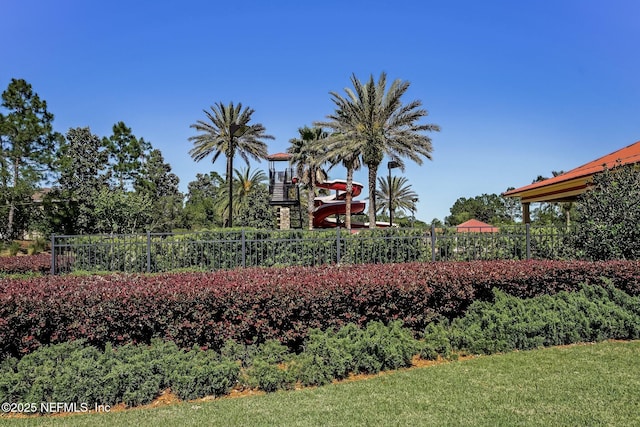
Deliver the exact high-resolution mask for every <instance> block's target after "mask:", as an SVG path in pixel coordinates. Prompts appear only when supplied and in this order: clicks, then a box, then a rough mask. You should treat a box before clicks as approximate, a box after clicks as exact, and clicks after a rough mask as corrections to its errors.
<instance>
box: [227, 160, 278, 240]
mask: <svg viewBox="0 0 640 427" xmlns="http://www.w3.org/2000/svg"><path fill="white" fill-rule="evenodd" d="M260 172H262V171H257V172H256V173H260ZM262 174H264V172H262ZM242 176H243V177H244V178H246V175H244V174H243V175H242ZM265 179H266V175H265ZM247 182H248V181H247V180H246V179H245V180H243V181H239V180H236V185H237V186H238V187H240V188H244V190H243V191H242V193H241V194H242V196H241V197H240V198H239V205H240V206H241V209H240V210H239V211H238V212H237V214H235V215H236V218H237V225H238V226H240V227H251V228H263V229H271V228H273V226H274V223H273V221H274V215H273V210H272V209H271V205H270V201H271V197H270V195H269V187H268V186H267V185H266V184H263V183H261V182H260V181H258V180H251V183H252V184H251V185H250V187H247V186H246V184H245V183H247ZM240 188H239V190H240ZM247 188H249V190H248V191H247Z"/></svg>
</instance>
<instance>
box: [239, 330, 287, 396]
mask: <svg viewBox="0 0 640 427" xmlns="http://www.w3.org/2000/svg"><path fill="white" fill-rule="evenodd" d="M291 357H292V355H291V354H290V353H289V350H288V348H287V347H285V346H284V345H282V344H280V342H278V341H276V340H267V341H266V342H265V343H264V344H262V345H261V346H259V347H258V350H257V352H256V353H255V355H253V357H251V358H250V359H249V360H248V363H249V367H248V369H247V370H246V372H245V383H246V385H248V386H250V387H255V388H259V389H260V390H264V391H266V392H272V391H276V390H280V389H288V388H292V387H293V385H294V383H295V381H296V379H295V375H294V374H293V370H290V369H288V366H286V364H285V362H287V361H289V360H291Z"/></svg>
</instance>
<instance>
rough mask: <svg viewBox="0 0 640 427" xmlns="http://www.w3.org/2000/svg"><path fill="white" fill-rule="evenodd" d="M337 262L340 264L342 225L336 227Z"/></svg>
mask: <svg viewBox="0 0 640 427" xmlns="http://www.w3.org/2000/svg"><path fill="white" fill-rule="evenodd" d="M352 262H353V261H352ZM336 263H337V264H340V226H337V227H336Z"/></svg>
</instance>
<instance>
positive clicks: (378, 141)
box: [316, 72, 440, 228]
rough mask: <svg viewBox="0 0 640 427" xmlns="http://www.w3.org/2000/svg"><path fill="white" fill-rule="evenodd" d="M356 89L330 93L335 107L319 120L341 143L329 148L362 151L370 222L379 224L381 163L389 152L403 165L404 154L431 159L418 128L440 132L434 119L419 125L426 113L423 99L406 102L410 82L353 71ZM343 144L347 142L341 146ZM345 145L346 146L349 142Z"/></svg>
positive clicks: (426, 139) (428, 145) (426, 140)
mask: <svg viewBox="0 0 640 427" xmlns="http://www.w3.org/2000/svg"><path fill="white" fill-rule="evenodd" d="M351 83H352V84H353V88H354V89H353V90H351V89H349V88H346V89H345V92H346V93H347V97H346V98H345V97H342V96H341V95H339V94H338V93H336V92H330V95H331V99H332V101H333V102H334V103H335V104H336V106H337V108H336V111H335V113H334V114H332V115H329V116H327V118H328V119H329V121H328V122H319V123H316V125H317V126H323V127H327V128H330V129H333V130H334V131H335V133H336V134H337V135H339V136H340V139H341V142H338V141H335V144H331V145H330V149H329V150H328V151H329V152H332V151H333V150H337V152H336V154H341V153H345V152H349V153H353V154H357V155H362V163H364V164H366V165H367V168H368V170H369V173H368V186H369V200H370V203H369V226H370V227H371V228H374V227H375V213H376V208H375V188H376V178H377V173H378V167H379V166H380V163H381V162H382V160H383V158H384V156H385V155H387V156H388V157H390V158H391V160H393V161H395V162H397V163H398V164H399V166H400V167H401V168H404V163H403V161H402V158H403V157H407V158H409V159H411V160H413V161H414V162H416V163H417V164H419V165H420V164H422V157H426V158H427V159H431V151H432V150H433V148H432V145H431V138H429V137H428V136H426V135H424V134H422V133H420V132H424V131H439V130H440V127H439V126H437V125H434V124H424V125H420V124H417V121H418V120H419V119H421V118H422V117H425V116H427V115H428V113H427V111H426V110H424V109H422V108H420V107H421V105H422V103H421V102H420V101H419V100H416V101H412V102H410V103H408V104H406V105H404V104H403V103H402V101H401V99H400V98H401V97H402V95H404V93H405V92H406V91H407V89H408V88H409V82H403V81H402V80H399V79H397V80H395V81H394V82H393V83H392V84H391V86H390V87H389V89H388V90H387V75H386V73H384V72H383V73H381V74H380V78H379V79H378V82H377V83H376V82H375V81H374V79H373V75H372V76H370V78H369V81H367V82H366V83H364V84H363V83H362V82H360V80H358V79H357V78H356V76H355V74H354V75H352V76H351ZM340 144H342V145H343V146H342V147H341V146H340ZM344 145H348V147H345V146H344Z"/></svg>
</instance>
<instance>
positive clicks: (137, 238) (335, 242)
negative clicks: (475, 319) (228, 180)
mask: <svg viewBox="0 0 640 427" xmlns="http://www.w3.org/2000/svg"><path fill="white" fill-rule="evenodd" d="M571 234H572V233H571V231H570V230H568V229H564V228H555V227H532V226H529V225H528V224H527V225H515V226H506V227H500V228H499V229H497V230H496V229H495V228H491V229H478V228H474V229H470V230H459V229H456V228H455V227H454V228H435V227H432V228H431V229H415V228H412V229H404V228H386V229H380V228H379V229H373V230H370V229H362V230H357V231H354V232H351V233H350V232H348V230H346V229H341V228H336V229H331V230H314V231H308V230H245V229H242V230H240V229H235V230H216V231H203V232H194V233H146V234H112V235H78V236H62V235H53V236H52V237H51V249H52V250H51V273H52V274H57V273H63V272H71V271H91V272H96V271H110V272H111V271H119V272H165V271H176V270H181V269H190V270H191V269H193V270H219V269H232V268H239V267H253V266H263V267H270V266H288V265H305V266H311V265H319V264H338V263H343V264H346V263H351V264H359V263H397V262H413V261H452V260H459V261H470V260H494V259H532V258H533V259H576V258H579V254H578V253H576V252H575V251H574V250H573V249H572V245H571V243H570V241H571Z"/></svg>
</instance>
